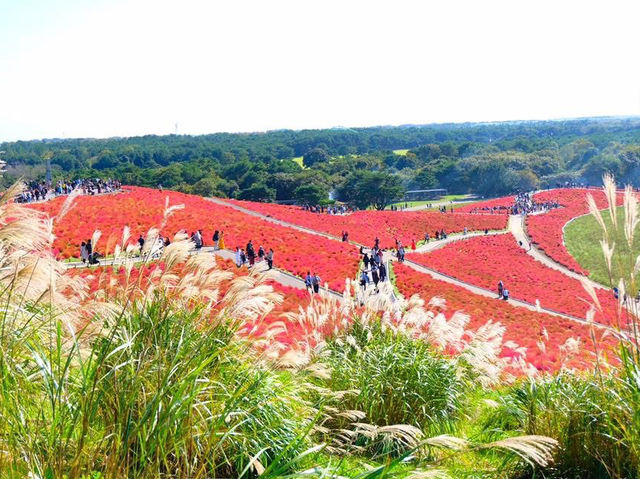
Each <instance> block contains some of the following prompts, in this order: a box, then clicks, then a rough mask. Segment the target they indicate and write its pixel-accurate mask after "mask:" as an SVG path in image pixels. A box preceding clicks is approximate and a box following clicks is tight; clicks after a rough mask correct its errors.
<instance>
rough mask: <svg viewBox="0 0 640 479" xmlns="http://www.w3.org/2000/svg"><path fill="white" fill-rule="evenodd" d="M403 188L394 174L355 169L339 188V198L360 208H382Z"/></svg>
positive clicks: (401, 193)
mask: <svg viewBox="0 0 640 479" xmlns="http://www.w3.org/2000/svg"><path fill="white" fill-rule="evenodd" d="M403 193H404V188H403V186H402V182H401V181H400V178H399V177H398V176H396V175H392V174H390V173H386V172H381V171H356V172H354V173H352V174H350V175H349V176H348V177H347V178H346V180H345V181H344V183H343V184H342V186H341V188H340V189H339V194H340V198H341V199H342V200H343V201H347V202H349V203H351V204H353V205H355V206H357V207H358V208H360V209H364V208H368V207H369V206H373V207H374V208H376V209H377V210H383V209H384V208H385V207H386V206H387V205H389V204H390V203H391V202H393V200H396V199H398V198H400V197H402V195H403Z"/></svg>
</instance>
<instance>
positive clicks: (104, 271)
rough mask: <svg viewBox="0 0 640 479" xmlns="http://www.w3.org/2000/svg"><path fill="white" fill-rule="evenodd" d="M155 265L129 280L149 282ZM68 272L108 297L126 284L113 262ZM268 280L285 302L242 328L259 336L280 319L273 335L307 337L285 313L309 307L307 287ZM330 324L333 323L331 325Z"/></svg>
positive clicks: (288, 339)
mask: <svg viewBox="0 0 640 479" xmlns="http://www.w3.org/2000/svg"><path fill="white" fill-rule="evenodd" d="M216 264H217V266H218V268H220V269H221V270H223V271H229V272H231V273H233V278H236V277H238V276H246V275H247V274H248V271H247V269H246V268H237V267H236V265H235V264H234V263H233V262H232V261H230V260H225V259H221V258H216ZM156 268H160V270H164V265H163V264H160V263H152V264H148V265H145V266H142V267H134V268H133V269H132V270H131V275H130V280H129V282H130V283H137V282H138V281H141V282H142V284H143V285H145V284H147V281H148V280H149V277H150V275H151V273H152V271H153V270H155V269H156ZM69 274H71V275H73V276H80V277H83V278H85V279H86V280H87V281H88V286H89V293H90V295H91V294H92V293H95V292H97V291H98V290H101V291H104V292H105V293H106V296H107V297H109V296H118V295H119V294H120V293H121V292H122V287H124V286H125V283H126V275H125V272H124V268H123V267H121V268H119V269H118V268H113V267H111V266H108V267H97V268H80V269H74V270H71V271H70V272H69ZM141 277H142V278H141ZM267 284H269V285H271V287H272V288H273V289H274V291H276V292H277V293H278V294H280V295H281V296H282V302H281V303H280V304H276V305H274V307H273V309H272V310H271V312H270V313H269V314H267V316H266V317H265V318H256V319H255V320H253V321H252V322H250V323H248V324H246V325H245V326H243V327H242V331H244V333H245V334H252V335H256V336H260V334H261V333H262V332H263V331H264V330H265V329H266V328H267V327H268V326H269V325H271V324H273V323H274V322H280V324H285V325H286V331H281V332H279V333H277V334H275V336H274V339H275V340H277V341H278V342H280V343H282V344H285V345H291V344H294V343H296V342H299V341H304V339H305V338H308V337H310V336H312V335H313V333H314V331H312V330H310V329H309V328H308V327H305V326H306V325H305V326H303V325H301V324H299V323H292V322H289V321H286V319H285V318H284V317H283V315H284V314H285V313H297V312H298V311H299V310H300V308H306V307H307V306H309V303H310V295H309V293H308V292H307V291H306V290H304V289H299V288H293V287H290V286H284V285H282V284H280V283H278V282H276V281H268V282H267ZM228 287H229V282H228V281H225V282H224V283H223V284H221V286H220V293H221V295H224V294H225V293H226V291H227V290H228ZM327 326H328V327H332V325H327ZM322 332H323V333H324V334H329V333H330V332H331V331H330V330H327V331H322Z"/></svg>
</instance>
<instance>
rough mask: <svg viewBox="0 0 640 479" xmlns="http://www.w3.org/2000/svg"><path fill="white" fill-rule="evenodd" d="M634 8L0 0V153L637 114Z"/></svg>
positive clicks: (512, 0)
mask: <svg viewBox="0 0 640 479" xmlns="http://www.w3.org/2000/svg"><path fill="white" fill-rule="evenodd" d="M639 18H640V1H638V0H635V1H616V0H607V1H604V0H602V1H599V2H590V1H565V0H554V1H546V0H534V1H528V0H527V1H522V0H509V1H493V0H489V1H487V0H482V1H479V0H471V1H461V0H453V1H452V0H446V1H445V0H442V1H426V0H424V1H402V0H387V1H372V0H363V1H350V0H340V1H332V0H322V1H310V0H295V1H269V0H259V1H239V0H235V1H233V0H227V1H215V0H206V1H204V0H203V1H190V0H171V1H164V0H149V1H146V0H91V1H89V0H84V1H81V0H59V1H56V0H41V1H35V0H0V141H3V140H15V139H32V138H42V137H86V136H93V137H107V136H114V135H119V136H130V135H141V134H147V133H157V134H165V133H173V131H174V125H175V123H176V122H177V123H178V132H179V133H191V134H200V133H211V132H217V131H262V130H267V129H277V128H293V129H301V128H322V127H332V126H369V125H390V124H404V123H431V122H449V121H456V122H460V121H495V120H517V119H547V118H566V117H579V116H595V115H638V114H640V61H638V60H639V59H640V58H639V56H640V48H639V47H640V29H639V28H638V27H637V22H638V19H639Z"/></svg>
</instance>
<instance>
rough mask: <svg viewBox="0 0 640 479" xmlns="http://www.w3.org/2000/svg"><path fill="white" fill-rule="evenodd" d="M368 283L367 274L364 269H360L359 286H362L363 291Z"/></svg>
mask: <svg viewBox="0 0 640 479" xmlns="http://www.w3.org/2000/svg"><path fill="white" fill-rule="evenodd" d="M368 284H369V275H368V274H367V271H366V270H364V269H363V270H362V273H360V286H362V289H363V291H366V290H367V285H368Z"/></svg>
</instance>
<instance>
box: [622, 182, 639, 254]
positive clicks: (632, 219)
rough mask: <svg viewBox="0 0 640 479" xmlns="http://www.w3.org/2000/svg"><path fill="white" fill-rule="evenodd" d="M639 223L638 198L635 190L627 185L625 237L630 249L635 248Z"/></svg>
mask: <svg viewBox="0 0 640 479" xmlns="http://www.w3.org/2000/svg"><path fill="white" fill-rule="evenodd" d="M639 222H640V218H639V217H638V198H637V197H636V195H635V194H634V193H633V188H632V187H631V186H628V185H627V187H626V188H625V189H624V235H625V238H626V239H627V244H628V245H629V248H630V249H632V248H633V238H634V235H635V231H636V228H637V227H638V224H639Z"/></svg>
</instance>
